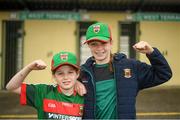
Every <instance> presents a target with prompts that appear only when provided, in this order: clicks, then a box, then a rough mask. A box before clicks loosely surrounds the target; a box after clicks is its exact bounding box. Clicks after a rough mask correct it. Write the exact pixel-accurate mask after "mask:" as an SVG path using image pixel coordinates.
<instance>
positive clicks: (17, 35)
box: [2, 21, 24, 88]
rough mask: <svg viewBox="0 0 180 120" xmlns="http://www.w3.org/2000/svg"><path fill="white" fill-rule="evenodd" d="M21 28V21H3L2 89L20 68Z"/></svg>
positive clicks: (22, 34)
mask: <svg viewBox="0 0 180 120" xmlns="http://www.w3.org/2000/svg"><path fill="white" fill-rule="evenodd" d="M23 26H24V23H23V21H3V45H2V51H3V59H2V63H3V66H2V71H3V75H2V76H3V79H2V80H3V84H2V88H5V86H6V84H7V83H8V82H9V80H10V79H11V78H12V76H13V75H14V74H15V73H16V72H17V71H18V70H19V69H21V67H22V64H23V62H22V58H23V37H24V29H23Z"/></svg>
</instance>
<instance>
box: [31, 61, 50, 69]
mask: <svg viewBox="0 0 180 120" xmlns="http://www.w3.org/2000/svg"><path fill="white" fill-rule="evenodd" d="M46 66H47V65H46V63H45V62H44V61H42V60H35V61H33V62H32V63H30V64H29V65H28V68H29V69H30V70H43V69H45V68H46Z"/></svg>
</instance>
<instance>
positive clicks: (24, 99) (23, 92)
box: [20, 84, 27, 105]
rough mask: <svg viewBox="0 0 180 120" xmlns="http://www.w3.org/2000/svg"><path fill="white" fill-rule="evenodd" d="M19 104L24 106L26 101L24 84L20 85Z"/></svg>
mask: <svg viewBox="0 0 180 120" xmlns="http://www.w3.org/2000/svg"><path fill="white" fill-rule="evenodd" d="M20 104H21V105H26V104H27V99H26V84H21V95H20Z"/></svg>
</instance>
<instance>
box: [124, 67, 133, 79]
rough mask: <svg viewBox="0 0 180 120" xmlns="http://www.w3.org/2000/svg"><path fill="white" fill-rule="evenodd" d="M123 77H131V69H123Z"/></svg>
mask: <svg viewBox="0 0 180 120" xmlns="http://www.w3.org/2000/svg"><path fill="white" fill-rule="evenodd" d="M124 77H125V78H130V77H132V73H131V69H129V68H127V69H124Z"/></svg>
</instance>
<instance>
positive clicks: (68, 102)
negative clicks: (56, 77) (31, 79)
mask: <svg viewBox="0 0 180 120" xmlns="http://www.w3.org/2000/svg"><path fill="white" fill-rule="evenodd" d="M20 101H21V104H22V105H30V106H33V107H34V108H36V110H37V112H38V119H74V120H79V119H81V118H82V112H83V103H84V99H83V97H82V96H80V95H78V94H76V92H74V94H73V95H71V96H67V95H65V94H63V93H62V92H61V89H60V87H59V86H53V85H45V84H38V85H28V84H22V85H21V98H20Z"/></svg>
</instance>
